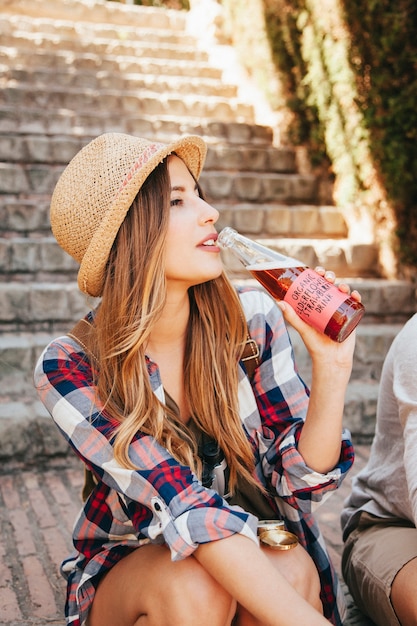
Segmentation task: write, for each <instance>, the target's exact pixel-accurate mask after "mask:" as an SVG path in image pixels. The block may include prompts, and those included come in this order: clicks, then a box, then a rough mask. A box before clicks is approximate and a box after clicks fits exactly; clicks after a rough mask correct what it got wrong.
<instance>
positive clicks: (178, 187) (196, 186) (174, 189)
mask: <svg viewBox="0 0 417 626" xmlns="http://www.w3.org/2000/svg"><path fill="white" fill-rule="evenodd" d="M185 190H186V189H185V187H184V186H183V185H175V186H174V187H171V192H172V191H182V192H184V191H185ZM196 190H198V185H197V184H196V185H194V191H196Z"/></svg>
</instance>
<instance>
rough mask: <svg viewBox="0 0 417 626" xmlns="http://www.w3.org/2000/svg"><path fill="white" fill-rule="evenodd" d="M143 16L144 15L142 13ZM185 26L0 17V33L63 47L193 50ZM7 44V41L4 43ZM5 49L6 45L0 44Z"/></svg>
mask: <svg viewBox="0 0 417 626" xmlns="http://www.w3.org/2000/svg"><path fill="white" fill-rule="evenodd" d="M143 15H144V16H146V13H143ZM184 29H185V24H184V22H181V23H180V22H178V21H177V23H176V24H170V25H169V27H168V28H163V27H160V28H155V27H154V26H152V27H150V26H149V25H147V24H146V23H145V24H144V23H140V24H136V25H134V26H132V25H130V24H123V25H122V24H117V25H116V24H111V23H107V24H106V23H92V22H88V21H74V20H73V19H71V20H66V19H51V18H49V17H33V16H29V15H10V14H9V15H7V16H4V15H3V16H2V15H1V14H0V33H4V34H7V35H8V36H9V37H18V38H20V37H25V36H27V37H28V38H31V37H33V38H34V40H35V41H38V40H39V37H40V36H41V35H42V36H45V35H46V36H48V37H50V38H51V39H56V38H58V37H59V38H60V39H61V40H62V43H63V47H64V46H65V43H66V42H71V41H73V40H79V41H88V40H94V41H99V42H100V41H102V40H108V41H113V42H124V41H128V42H129V41H138V40H139V41H141V42H143V43H145V42H146V43H150V44H152V45H154V44H155V43H157V42H159V43H161V44H164V43H165V44H169V45H176V46H180V47H181V46H194V45H195V43H196V39H195V37H193V36H192V35H191V34H187V33H186V32H185V30H184ZM5 41H7V39H6V40H5ZM3 45H7V44H5V43H4V44H3Z"/></svg>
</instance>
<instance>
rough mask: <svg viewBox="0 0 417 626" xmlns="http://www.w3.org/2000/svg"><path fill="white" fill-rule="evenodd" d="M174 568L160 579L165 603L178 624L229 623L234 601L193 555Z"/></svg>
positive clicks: (225, 625) (217, 625)
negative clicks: (176, 618) (166, 577)
mask: <svg viewBox="0 0 417 626" xmlns="http://www.w3.org/2000/svg"><path fill="white" fill-rule="evenodd" d="M174 566H178V568H174V571H175V569H176V570H177V571H176V572H175V574H174V575H171V576H170V578H169V580H165V581H164V580H163V581H162V585H163V586H164V592H163V595H164V598H165V602H166V606H167V607H168V606H170V607H171V608H170V611H171V614H172V615H174V614H175V615H177V616H178V621H173V622H171V623H178V624H181V626H188V625H190V626H195V624H199V626H200V624H201V626H206V625H207V626H230V623H231V621H232V618H233V616H234V614H235V611H236V602H235V600H234V599H233V598H232V597H231V596H230V594H229V593H228V592H226V591H225V590H224V589H223V587H222V586H221V585H220V584H219V583H218V582H217V581H216V580H214V578H212V576H211V575H210V574H208V573H207V572H206V570H205V569H204V568H203V567H202V566H201V565H200V564H199V563H198V561H197V560H196V559H194V558H193V557H188V558H187V559H185V560H184V561H181V562H179V563H175V564H174Z"/></svg>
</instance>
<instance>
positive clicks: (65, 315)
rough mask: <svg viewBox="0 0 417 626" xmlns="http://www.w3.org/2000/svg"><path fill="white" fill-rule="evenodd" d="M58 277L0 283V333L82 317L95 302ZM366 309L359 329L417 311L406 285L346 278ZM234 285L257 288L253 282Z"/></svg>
mask: <svg viewBox="0 0 417 626" xmlns="http://www.w3.org/2000/svg"><path fill="white" fill-rule="evenodd" d="M69 278H70V277H68V280H67V281H66V282H65V280H64V279H63V277H62V276H61V275H57V276H56V279H55V281H54V282H51V281H46V282H43V283H42V282H34V281H27V282H23V281H20V282H17V281H13V280H10V281H9V282H2V283H0V331H2V332H20V331H26V332H41V331H47V332H54V333H55V332H56V331H61V330H65V329H67V328H68V325H69V324H71V323H72V320H76V319H78V318H79V317H81V316H82V315H84V314H85V313H86V312H87V311H88V309H89V308H91V306H92V303H93V302H94V299H91V298H87V297H86V296H85V295H84V294H82V293H81V292H80V291H79V290H78V288H77V285H76V283H75V282H73V281H71V280H69ZM348 282H349V284H350V285H351V287H352V289H358V290H359V291H360V293H361V295H362V301H363V303H364V305H365V308H366V314H365V316H364V318H363V320H362V322H361V326H367V325H369V324H394V323H400V324H402V323H404V322H405V321H407V319H409V318H410V317H411V315H413V313H414V312H415V310H416V300H415V292H414V288H413V286H412V285H411V284H410V283H409V282H407V281H401V280H395V281H394V280H386V279H355V278H349V281H348ZM236 283H237V284H245V285H246V284H247V285H256V286H259V285H258V283H256V281H254V280H250V279H246V280H244V281H242V280H241V281H236Z"/></svg>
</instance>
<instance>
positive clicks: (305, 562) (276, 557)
mask: <svg viewBox="0 0 417 626" xmlns="http://www.w3.org/2000/svg"><path fill="white" fill-rule="evenodd" d="M267 554H268V557H269V558H270V559H272V561H273V563H274V565H275V567H276V568H277V569H278V570H280V572H281V574H282V575H283V576H284V577H285V578H286V579H287V580H288V582H289V583H290V584H291V586H292V587H294V589H295V590H296V591H297V592H298V593H299V594H300V595H301V596H302V597H303V598H304V599H305V600H307V601H308V602H309V603H310V604H311V605H312V606H314V607H315V608H316V609H317V610H319V611H322V604H321V600H320V577H319V573H318V571H317V568H316V566H315V564H314V561H313V559H312V558H311V557H310V555H309V554H308V553H307V551H306V550H305V549H304V548H303V547H302V546H300V545H299V546H297V547H296V548H295V549H294V550H287V551H283V552H280V551H276V550H271V549H267Z"/></svg>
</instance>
